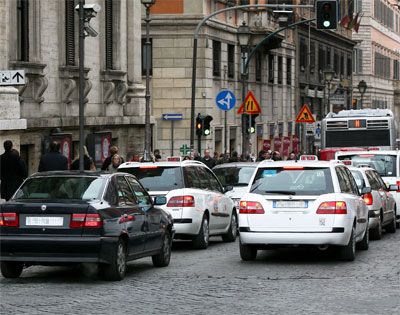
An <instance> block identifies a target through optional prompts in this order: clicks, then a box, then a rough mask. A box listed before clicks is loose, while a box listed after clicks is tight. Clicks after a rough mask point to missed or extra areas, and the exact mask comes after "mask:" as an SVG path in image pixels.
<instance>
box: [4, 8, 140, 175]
mask: <svg viewBox="0 0 400 315" xmlns="http://www.w3.org/2000/svg"><path fill="white" fill-rule="evenodd" d="M86 3H97V4H99V5H100V6H101V11H100V12H99V13H98V14H97V16H96V17H95V18H93V19H92V20H91V22H90V24H91V26H92V27H93V28H94V29H95V30H96V31H97V32H98V36H97V37H86V39H85V69H84V70H85V92H84V96H85V144H87V145H88V149H89V153H90V154H91V155H92V156H93V158H94V159H95V161H96V163H97V164H98V165H100V164H101V162H102V160H103V159H104V158H105V157H106V156H107V155H108V147H109V145H110V144H117V145H118V146H119V147H120V152H121V154H122V155H123V156H126V155H127V154H129V153H133V152H134V151H142V150H143V142H144V141H143V135H144V114H143V113H144V99H143V97H144V85H143V84H142V71H141V31H140V30H141V12H142V5H141V3H140V1H132V0H119V1H111V0H87V1H86ZM77 4H78V1H77V0H54V1H44V0H15V1H14V0H0V16H1V20H2V22H3V25H2V28H1V31H0V43H1V45H0V51H1V58H0V62H1V68H2V69H23V70H25V74H26V79H27V84H26V85H25V86H22V87H17V88H18V90H17V89H16V88H15V87H8V88H0V113H1V117H0V139H1V140H4V139H8V138H11V139H12V140H14V142H15V143H16V146H17V148H19V150H20V152H21V156H22V157H23V158H24V159H25V160H26V161H28V163H27V164H28V168H29V173H32V172H35V171H36V170H37V167H38V163H39V159H40V156H41V154H42V153H43V152H44V151H45V150H46V147H47V145H48V144H49V141H50V140H52V139H54V140H57V141H60V142H61V145H62V146H61V147H62V153H63V154H65V155H66V156H67V157H68V158H69V160H70V161H72V160H73V159H74V158H75V157H76V151H77V147H78V144H79V135H78V133H79V131H78V86H79V75H78V65H79V58H78V13H77V11H76V10H75V6H76V5H77ZM1 149H2V148H1Z"/></svg>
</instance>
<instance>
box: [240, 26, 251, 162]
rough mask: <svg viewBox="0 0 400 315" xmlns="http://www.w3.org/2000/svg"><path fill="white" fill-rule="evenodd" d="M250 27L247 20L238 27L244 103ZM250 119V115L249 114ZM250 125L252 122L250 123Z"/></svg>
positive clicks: (244, 139)
mask: <svg viewBox="0 0 400 315" xmlns="http://www.w3.org/2000/svg"><path fill="white" fill-rule="evenodd" d="M250 36H251V32H250V28H249V26H248V25H246V22H245V21H243V23H242V25H240V26H239V27H238V29H237V38H238V42H239V46H240V48H241V52H242V65H241V70H240V74H241V80H242V102H243V103H244V99H245V97H246V78H247V73H246V72H247V71H245V68H246V67H245V66H246V58H247V56H246V55H247V53H248V48H249V43H250ZM245 114H246V107H245V106H244V107H243V114H242V155H245V154H246V153H247V147H248V141H247V133H246V130H245V129H246V128H245V126H246V123H245V119H246V115H245ZM249 119H250V116H249ZM249 125H250V124H249Z"/></svg>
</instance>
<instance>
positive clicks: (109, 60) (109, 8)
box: [104, 0, 114, 70]
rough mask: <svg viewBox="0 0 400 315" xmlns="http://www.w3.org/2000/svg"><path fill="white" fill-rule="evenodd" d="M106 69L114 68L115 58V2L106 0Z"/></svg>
mask: <svg viewBox="0 0 400 315" xmlns="http://www.w3.org/2000/svg"><path fill="white" fill-rule="evenodd" d="M104 11H105V28H106V29H105V39H106V43H105V44H106V53H105V55H106V69H110V70H112V69H114V60H113V3H112V0H105V10H104Z"/></svg>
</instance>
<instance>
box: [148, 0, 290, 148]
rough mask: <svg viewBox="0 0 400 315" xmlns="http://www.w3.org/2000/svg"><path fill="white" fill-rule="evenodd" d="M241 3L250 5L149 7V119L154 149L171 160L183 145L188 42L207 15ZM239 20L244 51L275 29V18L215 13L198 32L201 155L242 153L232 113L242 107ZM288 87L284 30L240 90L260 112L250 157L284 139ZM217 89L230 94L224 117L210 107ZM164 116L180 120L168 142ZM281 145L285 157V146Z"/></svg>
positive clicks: (177, 1) (168, 3) (167, 2)
mask: <svg viewBox="0 0 400 315" xmlns="http://www.w3.org/2000/svg"><path fill="white" fill-rule="evenodd" d="M289 2H290V1H287V3H289ZM246 3H250V4H253V3H256V1H236V0H232V1H227V0H174V1H172V0H157V2H156V4H155V5H154V6H153V7H152V8H151V13H152V15H151V19H152V21H151V27H150V36H151V38H152V56H153V59H152V61H153V64H152V89H153V92H152V95H153V116H154V118H155V120H156V125H157V128H156V130H157V135H156V136H155V138H156V139H157V140H156V143H155V147H157V148H159V149H161V151H162V152H163V153H164V155H178V154H180V153H181V152H180V151H179V149H180V148H181V147H184V146H185V145H186V146H189V138H190V104H191V75H192V54H193V36H194V31H195V28H196V26H197V24H198V23H199V22H200V21H201V19H203V18H204V17H205V16H207V15H209V14H210V13H211V12H215V11H217V10H218V9H222V8H226V7H229V6H234V5H235V4H246ZM265 3H267V1H258V4H265ZM270 3H271V1H270ZM275 3H279V2H275ZM243 21H244V22H246V24H247V25H249V26H250V29H251V32H252V36H251V42H250V46H251V47H254V46H255V45H256V44H257V43H259V42H260V41H261V40H262V39H263V38H264V37H265V36H266V35H268V34H270V33H271V32H273V31H275V30H276V29H277V28H278V19H277V15H276V14H274V13H273V12H272V10H265V9H264V10H261V11H256V10H247V11H238V10H237V11H230V12H225V13H221V14H219V15H217V16H215V17H213V18H211V19H210V20H209V21H208V22H206V24H205V25H204V26H203V27H202V28H201V29H200V35H199V40H198V51H197V84H196V110H195V113H196V115H197V114H198V113H200V114H202V115H211V116H212V117H213V120H212V122H211V126H212V133H211V136H207V137H202V141H201V147H202V149H204V148H209V149H210V150H211V151H217V152H219V153H221V152H224V151H225V150H227V151H230V152H232V151H238V152H242V130H241V116H240V115H238V114H237V110H238V108H239V106H240V103H241V102H242V95H241V90H242V84H241V76H240V71H241V49H240V46H239V43H238V39H237V29H238V27H239V26H240V25H241V24H242V22H243ZM142 34H144V31H143V27H142ZM294 80H295V47H294V42H293V31H292V30H287V31H285V32H282V33H281V34H280V35H279V36H278V35H277V36H276V37H275V38H274V40H273V41H271V42H269V43H268V45H265V46H264V47H262V49H260V51H259V53H257V54H256V55H255V57H254V58H253V59H252V60H251V62H250V70H249V76H248V79H247V82H248V89H249V90H252V91H253V92H254V95H255V97H256V98H257V100H258V102H259V103H260V106H261V110H262V113H261V115H259V116H258V117H257V118H256V132H255V133H253V134H252V135H251V149H250V151H251V152H252V153H256V152H257V151H259V150H260V149H262V148H263V146H264V145H266V146H267V147H271V145H272V146H273V144H274V139H279V140H277V141H276V143H277V144H278V143H279V145H281V143H282V141H283V138H285V137H286V138H287V139H291V135H292V134H293V131H294V123H293V121H294V118H295V112H294V105H295V88H294V82H295V81H294ZM223 89H229V90H231V91H233V92H234V94H235V96H236V98H237V105H236V107H235V108H234V109H232V110H230V111H228V112H227V113H226V116H225V112H224V111H222V110H220V109H218V108H217V106H216V102H215V97H216V95H217V94H218V92H219V91H221V90H223ZM164 113H179V114H182V115H183V120H182V121H179V122H175V123H174V132H173V135H174V137H173V139H172V137H171V122H170V121H165V120H162V119H161V117H162V114H164ZM225 120H227V124H226V128H225ZM290 141H291V140H290ZM285 145H286V146H287V148H286V151H288V150H289V146H288V143H287V141H286V142H285ZM195 148H197V139H196V141H195ZM271 148H272V147H271ZM281 148H283V146H281Z"/></svg>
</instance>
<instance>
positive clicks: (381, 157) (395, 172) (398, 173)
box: [335, 150, 400, 228]
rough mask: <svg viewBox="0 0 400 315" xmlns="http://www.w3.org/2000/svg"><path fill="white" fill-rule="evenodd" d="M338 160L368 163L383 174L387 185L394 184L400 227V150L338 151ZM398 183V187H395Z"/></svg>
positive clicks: (355, 163)
mask: <svg viewBox="0 0 400 315" xmlns="http://www.w3.org/2000/svg"><path fill="white" fill-rule="evenodd" d="M335 157H336V159H337V160H343V162H344V163H345V161H346V160H351V162H352V165H353V166H358V165H367V166H369V167H372V168H374V169H376V171H377V172H378V173H379V175H381V177H382V179H383V181H384V182H385V184H386V186H387V187H389V186H392V189H391V190H394V191H392V195H393V197H394V199H395V200H396V208H395V212H396V221H397V227H398V228H399V227H400V151H398V150H385V151H380V150H377V151H347V152H344V151H339V152H336V154H335ZM395 185H397V189H395V187H394V186H395Z"/></svg>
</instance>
